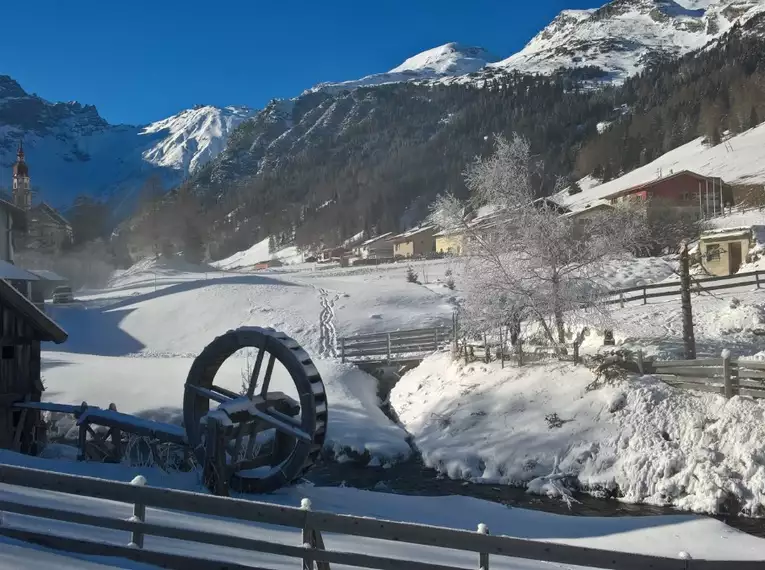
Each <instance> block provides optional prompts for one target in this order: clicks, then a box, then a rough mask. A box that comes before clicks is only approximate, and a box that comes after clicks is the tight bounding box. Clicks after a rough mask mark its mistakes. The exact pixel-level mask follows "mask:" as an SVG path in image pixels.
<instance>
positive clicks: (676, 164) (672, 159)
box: [556, 123, 765, 209]
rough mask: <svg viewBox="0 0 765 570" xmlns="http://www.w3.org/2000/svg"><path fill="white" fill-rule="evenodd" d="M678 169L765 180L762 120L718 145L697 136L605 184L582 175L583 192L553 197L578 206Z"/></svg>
mask: <svg viewBox="0 0 765 570" xmlns="http://www.w3.org/2000/svg"><path fill="white" fill-rule="evenodd" d="M681 170H691V171H693V172H696V173H698V174H702V175H705V176H716V177H720V178H722V179H723V180H724V181H725V182H727V183H730V184H732V183H736V184H765V123H763V124H761V125H760V126H758V127H756V128H754V129H750V130H748V131H746V132H744V133H741V134H739V135H736V136H735V137H732V138H730V139H728V140H727V141H726V142H723V143H721V144H719V145H717V146H712V147H709V146H707V145H705V144H704V143H703V142H702V139H701V138H699V139H696V140H694V141H691V142H689V143H688V144H685V145H683V146H680V147H678V148H676V149H674V150H672V151H670V152H668V153H667V154H664V155H662V156H660V157H659V158H657V159H656V160H654V161H653V162H650V163H649V164H646V165H645V166H642V167H640V168H637V169H635V170H633V171H631V172H629V173H627V174H625V175H624V176H620V177H619V178H616V179H614V180H610V181H609V182H606V183H605V184H598V183H597V181H596V180H593V179H592V178H589V177H588V178H584V179H583V180H581V181H580V186H581V188H582V192H580V193H579V194H574V195H573V196H569V194H568V192H567V191H565V190H564V191H563V192H561V193H560V194H558V195H557V196H556V200H558V201H559V202H560V203H562V204H565V205H567V206H573V207H574V208H575V209H580V208H583V207H585V206H586V205H587V204H590V203H592V202H594V201H596V200H598V199H600V198H603V197H604V196H608V195H609V194H613V193H615V192H619V191H620V190H624V189H626V188H630V187H632V186H636V185H638V184H643V183H645V182H650V181H651V180H655V179H657V178H659V177H660V176H667V175H669V174H670V173H672V172H680V171H681Z"/></svg>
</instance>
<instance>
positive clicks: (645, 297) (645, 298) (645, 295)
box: [643, 287, 648, 305]
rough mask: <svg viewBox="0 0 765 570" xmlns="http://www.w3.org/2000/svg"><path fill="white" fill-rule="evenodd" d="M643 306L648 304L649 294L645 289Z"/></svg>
mask: <svg viewBox="0 0 765 570" xmlns="http://www.w3.org/2000/svg"><path fill="white" fill-rule="evenodd" d="M643 304H644V305H647V304H648V292H647V291H646V289H645V287H643Z"/></svg>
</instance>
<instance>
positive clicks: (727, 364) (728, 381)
mask: <svg viewBox="0 0 765 570" xmlns="http://www.w3.org/2000/svg"><path fill="white" fill-rule="evenodd" d="M722 359H723V379H724V381H725V397H726V398H727V399H728V400H730V399H731V398H732V397H733V396H735V395H736V391H737V390H735V388H734V386H733V374H732V371H731V361H730V350H728V349H727V348H726V349H725V350H723V351H722Z"/></svg>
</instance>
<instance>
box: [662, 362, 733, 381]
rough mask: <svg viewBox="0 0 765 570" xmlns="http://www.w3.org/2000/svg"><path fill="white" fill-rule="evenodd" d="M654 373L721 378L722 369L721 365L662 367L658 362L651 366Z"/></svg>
mask: <svg viewBox="0 0 765 570" xmlns="http://www.w3.org/2000/svg"><path fill="white" fill-rule="evenodd" d="M653 370H655V374H663V375H667V374H671V375H674V376H690V377H697V378H722V376H723V369H722V366H710V367H704V366H694V367H692V368H681V367H679V366H678V367H675V366H669V367H666V368H665V367H663V366H659V365H658V364H657V365H655V366H654V367H653Z"/></svg>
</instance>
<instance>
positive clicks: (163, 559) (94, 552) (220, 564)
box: [0, 526, 272, 570]
mask: <svg viewBox="0 0 765 570" xmlns="http://www.w3.org/2000/svg"><path fill="white" fill-rule="evenodd" d="M0 535H2V536H7V537H9V538H15V539H16V540H22V541H24V542H29V543H32V544H36V545H38V546H42V547H44V548H50V549H52V550H60V551H63V552H72V553H75V554H85V555H88V556H109V557H115V558H124V559H126V560H132V561H134V562H140V563H142V564H152V565H154V566H158V567H160V568H168V569H170V570H269V569H268V568H264V567H262V566H252V565H250V564H247V565H244V564H237V563H234V562H225V561H218V560H212V559H209V558H201V557H199V558H197V557H194V556H184V555H181V554H169V553H167V552H158V551H156V550H147V549H144V548H133V547H130V546H125V545H123V544H114V543H104V542H95V541H92V540H85V539H82V538H70V537H64V536H56V535H52V534H45V533H41V532H34V531H31V530H21V529H15V528H8V527H7V526H0ZM271 570H272V569H271Z"/></svg>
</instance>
